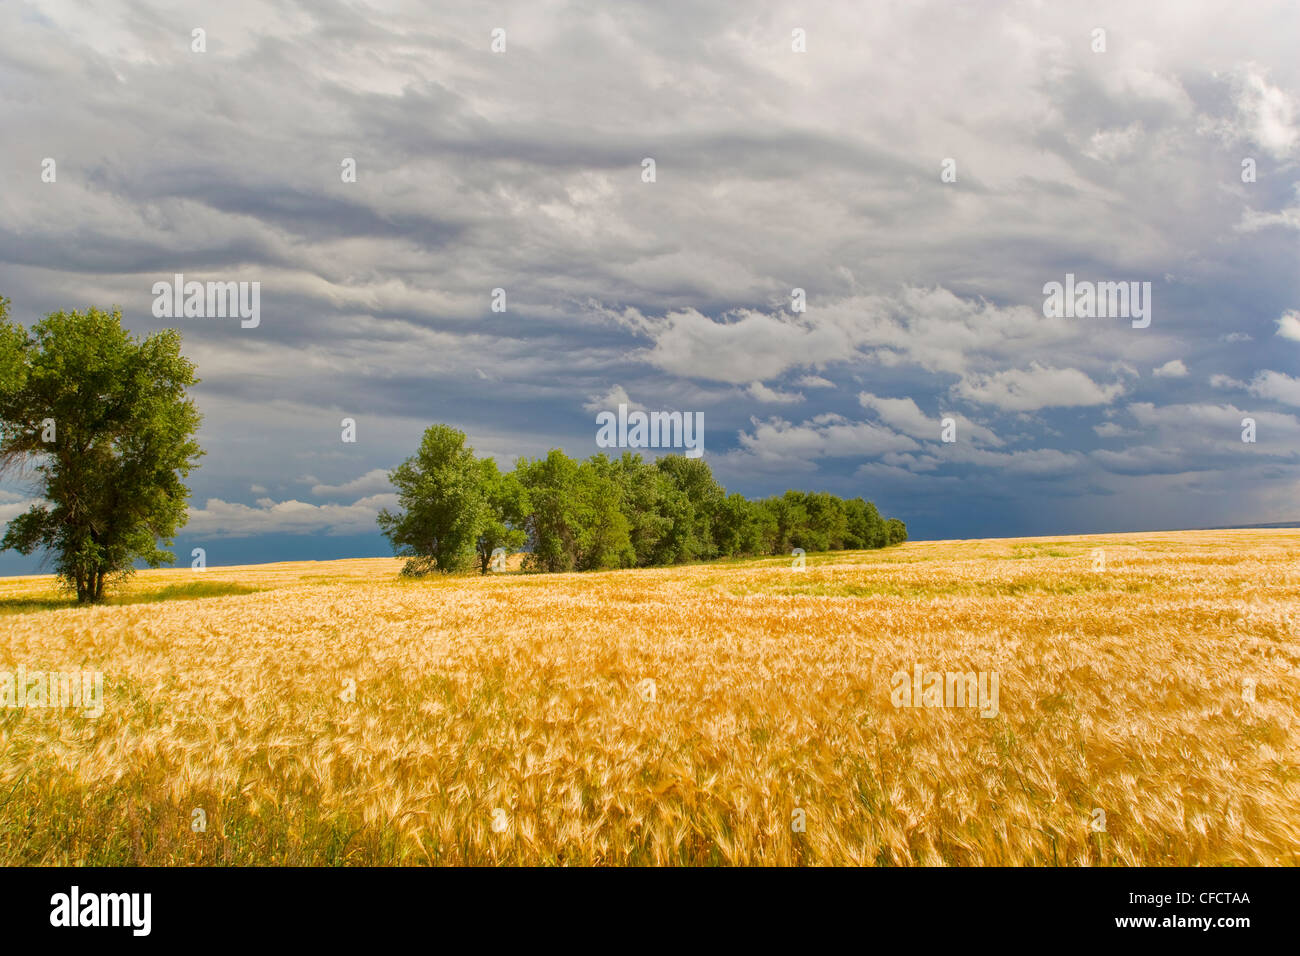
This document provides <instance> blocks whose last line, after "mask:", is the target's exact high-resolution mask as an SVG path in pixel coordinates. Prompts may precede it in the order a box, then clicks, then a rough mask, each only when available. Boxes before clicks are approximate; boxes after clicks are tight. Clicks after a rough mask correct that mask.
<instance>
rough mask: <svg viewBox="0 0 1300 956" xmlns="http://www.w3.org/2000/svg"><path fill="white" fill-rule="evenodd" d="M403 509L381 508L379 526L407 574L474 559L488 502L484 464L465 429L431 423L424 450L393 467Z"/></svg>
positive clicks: (445, 569)
mask: <svg viewBox="0 0 1300 956" xmlns="http://www.w3.org/2000/svg"><path fill="white" fill-rule="evenodd" d="M388 479H389V481H391V482H392V483H393V485H394V487H396V488H397V500H398V503H399V504H400V505H401V507H402V508H403V509H404V510H403V511H402V513H400V514H393V513H392V512H390V511H389V510H388V509H387V508H385V509H384V510H383V511H381V512H380V513H379V517H378V522H379V529H380V530H381V531H382V532H383V533H384V536H385V537H387V538H388V540H389V541H390V542H392V545H393V550H394V551H395V552H396V554H397V555H398V556H399V557H405V558H407V559H408V560H407V562H406V565H405V566H404V567H403V568H402V573H403V574H407V575H419V574H427V573H429V572H431V571H441V572H444V573H447V572H451V571H459V570H461V569H462V568H464V567H465V566H466V565H467V564H468V563H469V560H470V556H471V554H472V553H473V551H474V548H475V545H476V543H477V542H478V538H479V534H480V532H481V531H482V529H483V526H484V524H485V522H486V520H487V518H488V512H489V507H488V503H487V501H486V498H485V495H484V489H483V470H482V463H481V462H479V461H478V460H477V459H476V458H475V457H474V450H473V449H472V448H469V447H467V446H466V445H465V433H464V432H460V431H457V430H456V429H454V428H451V427H449V426H447V425H431V426H430V427H429V428H428V429H426V430H425V432H424V438H423V439H422V440H421V442H420V449H419V451H417V452H416V453H415V455H414V456H412V457H411V458H408V459H406V461H404V462H402V463H401V464H400V465H398V466H397V467H396V468H395V469H393V470H392V471H391V472H389V475H388Z"/></svg>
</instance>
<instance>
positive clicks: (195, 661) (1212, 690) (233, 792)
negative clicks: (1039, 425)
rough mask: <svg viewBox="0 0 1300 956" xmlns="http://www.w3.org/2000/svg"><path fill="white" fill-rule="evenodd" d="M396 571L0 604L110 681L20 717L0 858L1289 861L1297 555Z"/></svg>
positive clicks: (146, 577)
mask: <svg viewBox="0 0 1300 956" xmlns="http://www.w3.org/2000/svg"><path fill="white" fill-rule="evenodd" d="M1098 551H1100V555H1098V554H1097V552H1098ZM399 566H400V562H398V561H396V560H388V559H373V560H352V561H335V562H322V563H315V562H303V563H295V564H279V565H264V566H254V567H240V568H210V569H208V570H207V571H204V572H195V571H191V570H188V569H186V570H166V571H154V572H143V573H140V574H138V575H137V576H136V577H135V578H133V579H132V581H131V582H130V583H129V584H128V585H127V586H126V587H125V590H124V592H123V593H121V594H120V596H119V597H118V598H117V599H116V603H114V604H111V605H108V606H99V607H90V608H77V607H68V606H65V604H66V602H65V601H64V600H63V599H62V598H61V597H60V596H59V595H58V594H57V593H56V592H55V591H53V589H52V582H51V580H50V579H49V578H40V577H29V578H8V579H0V669H7V670H8V671H14V670H15V668H17V667H18V666H19V665H22V666H25V668H26V669H27V671H28V672H31V671H38V670H41V669H45V670H65V671H85V670H96V671H100V672H102V673H103V681H104V699H103V705H104V706H103V713H102V715H100V716H98V717H94V716H88V715H87V714H86V713H83V712H82V711H80V710H77V709H74V708H61V709H60V708H48V707H47V708H44V709H42V708H32V707H27V708H21V707H11V708H6V709H3V710H0V720H2V721H3V723H2V725H0V863H3V864H6V865H13V864H88V865H93V864H109V865H113V864H274V865H280V864H308V865H361V864H368V865H383V864H407V865H411V864H540V865H566V864H567V865H575V864H595V865H610V864H633V865H638V864H644V865H672V864H678V865H680V864H686V865H708V864H745V865H752V864H758V865H773V864H775V865H791V864H794V865H800V864H811V865H927V866H928V865H1070V866H1074V865H1137V864H1140V865H1173V864H1205V865H1239V864H1265V865H1295V864H1296V863H1297V862H1300V720H1298V717H1300V713H1298V711H1297V699H1300V532H1296V531H1232V532H1176V533H1159V534H1155V533H1152V534H1132V535H1106V536H1089V537H1067V538H1054V539H1041V538H1040V539H999V540H986V541H951V542H917V543H909V544H906V545H903V546H899V547H895V548H891V549H888V550H885V551H874V552H871V551H868V552H848V553H845V552H837V553H833V554H816V555H809V556H808V559H807V567H806V568H804V569H795V568H793V567H792V566H791V561H790V559H764V560H756V561H736V562H726V563H714V564H706V565H696V566H685V567H677V568H669V569H648V570H635V571H615V572H608V573H586V574H563V575H535V574H523V573H506V574H498V575H492V576H489V577H486V578H484V577H479V576H477V575H473V576H464V577H447V578H438V579H427V580H418V581H411V580H404V579H401V578H400V577H399V576H398V574H397V571H398V568H399ZM918 668H919V669H920V670H921V671H923V672H927V673H928V672H930V671H936V672H980V673H984V674H995V675H996V677H997V686H998V695H997V707H996V714H994V715H990V716H985V713H984V712H983V711H980V710H977V709H972V708H970V707H965V708H963V707H947V706H944V707H917V706H912V707H908V706H895V703H896V698H895V695H894V690H893V689H892V687H891V684H892V675H895V674H896V673H898V672H900V671H902V672H906V673H907V674H909V675H910V674H912V673H913V672H914V671H916V670H917V669H918Z"/></svg>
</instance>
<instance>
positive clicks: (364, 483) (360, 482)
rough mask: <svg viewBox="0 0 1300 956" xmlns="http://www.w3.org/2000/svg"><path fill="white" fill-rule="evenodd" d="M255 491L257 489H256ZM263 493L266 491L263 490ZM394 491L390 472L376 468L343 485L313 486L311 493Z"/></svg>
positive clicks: (317, 495)
mask: <svg viewBox="0 0 1300 956" xmlns="http://www.w3.org/2000/svg"><path fill="white" fill-rule="evenodd" d="M255 490H257V489H256V487H255ZM260 490H261V491H266V489H265V488H261V489H260ZM392 490H393V486H392V483H391V482H389V480H388V470H387V469H385V468H374V469H372V470H370V471H368V472H366V473H365V474H364V475H362V476H361V477H360V478H353V479H352V480H351V481H345V482H344V483H343V484H341V485H326V484H315V485H312V489H311V493H312V494H313V495H315V496H316V497H318V498H326V497H333V496H337V495H363V494H366V493H367V492H369V493H370V494H383V493H385V492H391V491H392Z"/></svg>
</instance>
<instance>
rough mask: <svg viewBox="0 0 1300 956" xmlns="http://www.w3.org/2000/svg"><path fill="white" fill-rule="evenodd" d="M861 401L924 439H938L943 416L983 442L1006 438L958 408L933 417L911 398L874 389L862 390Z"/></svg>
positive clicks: (888, 422)
mask: <svg viewBox="0 0 1300 956" xmlns="http://www.w3.org/2000/svg"><path fill="white" fill-rule="evenodd" d="M858 403H859V404H860V405H862V407H863V408H866V409H870V410H871V411H874V412H875V413H876V416H877V417H878V418H879V419H880V420H881V421H882V422H884V423H885V424H886V425H888V426H890V427H891V428H895V429H897V430H898V431H900V432H902V433H903V434H905V435H911V436H912V437H913V438H919V439H922V440H935V439H938V438H939V437H940V433H941V431H942V429H943V419H944V418H951V419H952V420H953V421H954V422H955V423H956V425H957V434H958V435H960V436H961V437H962V438H969V439H971V440H973V441H975V442H977V443H979V444H982V445H1001V444H1002V440H1001V439H999V438H998V436H997V435H995V434H994V433H993V432H992V431H990V430H989V429H987V428H985V427H984V426H983V425H977V424H975V423H974V422H972V421H971V420H970V419H969V418H967V417H966V416H965V415H962V414H960V413H958V412H945V413H942V414H941V415H939V416H938V417H935V418H931V417H929V416H928V415H926V414H925V412H923V411H921V409H920V407H918V406H917V404H916V402H915V401H914V400H912V399H911V398H880V397H879V396H877V395H872V394H871V393H870V392H861V393H860V394H859V395H858Z"/></svg>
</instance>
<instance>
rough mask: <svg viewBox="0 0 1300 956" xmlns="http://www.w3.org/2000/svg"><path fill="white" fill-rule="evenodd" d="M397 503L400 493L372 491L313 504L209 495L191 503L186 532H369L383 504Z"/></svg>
mask: <svg viewBox="0 0 1300 956" xmlns="http://www.w3.org/2000/svg"><path fill="white" fill-rule="evenodd" d="M395 507H397V495H396V494H385V495H370V496H369V497H366V498H361V499H359V500H357V501H354V502H353V503H352V504H350V505H313V504H309V503H307V502H305V501H296V500H289V501H279V502H277V501H272V500H271V499H269V498H262V499H260V500H259V501H258V502H257V507H251V506H249V505H245V504H239V503H237V502H230V501H223V500H221V499H220V498H209V499H208V500H207V501H206V502H204V505H203V507H202V508H194V507H191V508H190V510H189V515H190V516H189V521H188V523H187V524H186V526H185V531H186V533H190V534H196V535H208V536H210V537H219V538H220V537H226V538H229V537H245V536H249V535H260V534H329V535H342V534H365V533H367V532H373V531H375V530H377V529H376V525H375V518H376V516H377V515H378V514H379V511H380V509H382V508H395Z"/></svg>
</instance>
